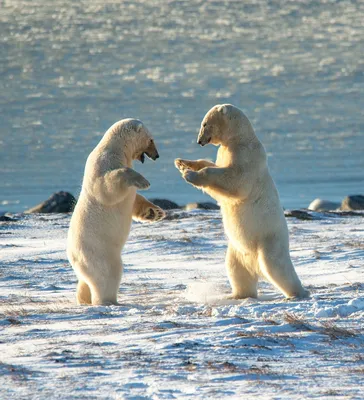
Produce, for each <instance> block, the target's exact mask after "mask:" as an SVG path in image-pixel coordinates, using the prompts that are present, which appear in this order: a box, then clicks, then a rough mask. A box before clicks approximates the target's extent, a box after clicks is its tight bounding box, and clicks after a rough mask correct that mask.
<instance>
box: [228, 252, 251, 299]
mask: <svg viewBox="0 0 364 400" xmlns="http://www.w3.org/2000/svg"><path fill="white" fill-rule="evenodd" d="M225 264H226V271H227V275H228V278H229V281H230V285H231V289H232V294H231V296H229V298H233V299H244V298H247V297H253V298H257V296H258V291H257V285H258V276H257V275H256V274H255V273H254V271H253V269H254V268H250V269H249V266H248V265H246V260H244V257H243V255H241V254H240V253H239V252H237V251H236V250H235V249H234V248H233V247H232V246H231V245H229V247H228V250H227V254H226V261H225ZM250 267H251V266H250Z"/></svg>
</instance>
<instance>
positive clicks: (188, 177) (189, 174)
mask: <svg viewBox="0 0 364 400" xmlns="http://www.w3.org/2000/svg"><path fill="white" fill-rule="evenodd" d="M182 176H183V179H184V180H185V181H186V182H188V183H191V184H192V185H195V186H198V185H199V174H198V172H195V171H191V170H190V169H188V170H185V171H183V173H182Z"/></svg>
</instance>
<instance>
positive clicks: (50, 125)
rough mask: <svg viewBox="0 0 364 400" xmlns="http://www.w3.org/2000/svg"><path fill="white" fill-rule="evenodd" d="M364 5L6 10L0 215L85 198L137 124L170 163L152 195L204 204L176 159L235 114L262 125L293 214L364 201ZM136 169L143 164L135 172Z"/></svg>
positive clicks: (160, 165) (27, 6) (5, 6)
mask: <svg viewBox="0 0 364 400" xmlns="http://www.w3.org/2000/svg"><path fill="white" fill-rule="evenodd" d="M363 21H364V2H362V1H359V0H358V1H337V2H333V1H330V2H324V1H323V2H318V1H310V0H301V1H288V0H284V1H267V0H264V1H263V0H262V1H244V2H243V1H221V0H219V1H196V0H195V1H191V0H188V1H167V0H164V1H163V0H153V1H152V0H144V1H116V0H115V1H99V2H97V1H71V0H64V1H60V0H59V1H49V0H47V1H46V0H32V1H30V0H29V1H15V0H6V1H0V76H1V80H0V85H1V90H0V118H1V124H0V146H1V147H0V173H1V179H0V211H1V210H2V211H21V210H24V209H25V208H27V207H30V206H32V205H35V204H37V203H38V202H40V201H42V200H44V199H45V198H47V197H48V196H49V195H50V194H51V193H53V192H55V191H58V190H68V191H70V192H72V193H73V194H75V195H77V194H78V193H79V189H80V184H81V180H82V174H83V168H84V164H85V160H86V158H87V155H88V154H89V152H90V151H91V150H92V149H93V147H94V146H95V145H96V144H97V142H98V141H99V139H100V137H101V135H102V134H103V133H104V132H105V130H106V129H107V128H108V127H109V126H110V125H111V124H112V123H114V122H115V121H117V120H119V119H122V118H125V117H137V118H140V119H142V120H143V121H144V123H145V124H146V125H147V126H148V127H149V129H150V130H151V132H152V133H153V134H154V136H155V138H156V142H157V145H158V147H159V150H160V154H161V158H160V159H159V160H158V161H157V162H152V161H150V160H147V161H146V164H144V165H141V164H138V165H136V168H137V169H138V171H140V172H142V173H143V174H144V175H145V176H146V177H147V178H148V179H149V180H150V182H151V185H152V186H151V189H150V190H149V192H148V193H146V194H147V195H148V197H163V198H169V199H171V200H175V201H177V202H178V203H180V204H185V203H187V202H190V201H196V200H203V199H204V200H207V199H208V197H207V196H205V195H203V194H202V193H201V192H199V191H197V190H196V189H194V188H193V187H191V186H189V185H187V184H186V183H185V182H184V181H183V180H182V179H181V177H180V175H179V173H178V171H177V170H176V169H175V168H174V165H173V160H174V158H175V157H184V158H191V159H194V158H202V157H207V158H213V157H214V155H215V152H216V148H214V147H212V146H207V147H204V148H200V147H199V146H198V145H197V144H196V134H197V132H198V129H199V125H200V122H201V119H202V118H203V116H204V114H205V113H206V111H207V110H208V109H209V108H210V107H212V106H213V105H215V104H218V103H224V102H229V103H233V104H235V105H237V106H239V107H240V108H242V109H243V110H244V111H245V113H246V114H247V115H248V117H249V118H250V119H251V121H252V122H253V124H254V126H255V129H256V132H257V135H258V136H259V138H260V139H261V140H262V142H263V143H264V145H265V147H266V150H267V152H268V154H269V164H270V169H271V172H272V175H273V177H274V179H275V181H276V183H277V186H278V189H279V191H280V194H281V199H282V204H283V205H284V206H285V207H287V208H293V207H305V206H307V205H308V204H309V203H310V201H311V200H312V199H314V198H315V197H322V198H327V199H331V200H340V199H342V198H343V197H344V196H345V195H347V194H354V193H363V192H364V189H363V174H364V156H363V149H364V115H363V110H364V102H363V98H364V95H363V90H364V59H363V48H364V23H363ZM136 164H137V163H136Z"/></svg>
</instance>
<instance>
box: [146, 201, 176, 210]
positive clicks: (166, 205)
mask: <svg viewBox="0 0 364 400" xmlns="http://www.w3.org/2000/svg"><path fill="white" fill-rule="evenodd" d="M149 201H151V202H152V203H154V204H155V205H156V206H158V207H160V208H161V209H162V210H175V209H177V208H181V207H180V206H179V205H178V204H177V203H175V202H174V201H171V200H167V199H150V200H149Z"/></svg>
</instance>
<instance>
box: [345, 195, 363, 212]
mask: <svg viewBox="0 0 364 400" xmlns="http://www.w3.org/2000/svg"><path fill="white" fill-rule="evenodd" d="M340 208H341V210H343V211H355V210H364V196H362V195H360V194H357V195H353V196H346V197H345V198H344V200H343V201H342V203H341V207H340Z"/></svg>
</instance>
